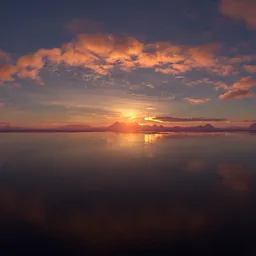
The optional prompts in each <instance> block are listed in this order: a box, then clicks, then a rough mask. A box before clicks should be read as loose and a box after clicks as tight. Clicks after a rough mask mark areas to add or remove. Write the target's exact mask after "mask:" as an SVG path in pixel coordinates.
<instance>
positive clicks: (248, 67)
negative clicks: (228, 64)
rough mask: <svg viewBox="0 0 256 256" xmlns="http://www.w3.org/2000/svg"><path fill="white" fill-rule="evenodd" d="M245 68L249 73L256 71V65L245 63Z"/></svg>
mask: <svg viewBox="0 0 256 256" xmlns="http://www.w3.org/2000/svg"><path fill="white" fill-rule="evenodd" d="M244 69H245V70H246V71H247V72H249V73H256V65H244Z"/></svg>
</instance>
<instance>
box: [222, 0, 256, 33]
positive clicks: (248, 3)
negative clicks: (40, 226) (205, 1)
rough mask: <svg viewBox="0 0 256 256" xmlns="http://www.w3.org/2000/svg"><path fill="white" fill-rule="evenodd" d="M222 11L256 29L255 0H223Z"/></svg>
mask: <svg viewBox="0 0 256 256" xmlns="http://www.w3.org/2000/svg"><path fill="white" fill-rule="evenodd" d="M220 12H221V13H222V14H223V15H225V16H228V17H230V18H233V19H236V20H240V21H243V22H245V23H246V24H247V25H248V26H249V27H251V28H254V29H256V15H255V13H256V2H255V0H221V1H220Z"/></svg>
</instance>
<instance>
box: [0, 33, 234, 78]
mask: <svg viewBox="0 0 256 256" xmlns="http://www.w3.org/2000/svg"><path fill="white" fill-rule="evenodd" d="M218 48H219V45H217V44H206V45H199V46H196V47H185V46H177V45H173V44H171V43H170V42H156V43H152V44H145V43H142V42H141V41H139V40H137V39H136V38H133V37H122V36H115V35H108V34H96V35H95V34H83V35H79V36H78V37H77V38H76V39H75V40H74V41H72V42H70V43H67V44H64V45H63V46H62V47H61V48H53V49H39V50H38V51H36V52H35V53H34V54H32V55H25V56H21V57H20V58H19V59H18V60H17V63H16V69H17V76H18V77H19V78H27V79H33V80H35V79H37V80H39V79H38V74H39V73H40V71H41V70H42V68H43V67H44V64H45V63H46V62H50V63H53V64H61V63H62V64H66V65H69V66H81V67H84V68H88V69H91V70H92V71H94V72H95V73H98V74H100V75H108V74H110V72H111V70H112V69H113V68H114V67H117V68H119V69H121V70H124V71H130V70H133V69H138V68H152V69H154V70H155V71H156V72H161V73H164V74H172V75H175V76H177V75H179V74H181V73H185V72H187V71H190V70H192V69H193V68H209V67H213V66H215V65H216V57H215V52H216V50H217V49H218ZM228 69H231V68H230V67H228ZM3 77H4V76H3ZM5 77H7V79H9V78H10V77H8V76H5Z"/></svg>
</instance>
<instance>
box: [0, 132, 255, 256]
mask: <svg viewBox="0 0 256 256" xmlns="http://www.w3.org/2000/svg"><path fill="white" fill-rule="evenodd" d="M255 149H256V136H254V135H252V134H165V135H160V134H152V135H144V134H114V133H74V134H51V133H48V134H0V248H1V252H2V253H1V255H18V254H19V255H20V254H21V253H23V252H24V253H34V255H52V254H53V253H54V254H56V255H64V254H65V255H91V254H97V255H98V254H101V253H102V254H104V255H107V254H108V255H134V254H136V253H140V254H143V253H144V254H145V255H148V254H155V255H159V254H165V253H167V252H168V253H169V254H168V255H170V253H172V254H171V255H182V254H188V253H190V254H192V255H229V254H233V255H256V243H255V239H256V237H255V231H256V217H255V216H256V200H255V192H256V190H255V188H256V186H255V185H256V183H255V181H256V179H255V178H256V175H255V166H256V162H255Z"/></svg>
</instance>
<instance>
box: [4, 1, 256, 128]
mask: <svg viewBox="0 0 256 256" xmlns="http://www.w3.org/2000/svg"><path fill="white" fill-rule="evenodd" d="M255 13H256V1H255V0H219V1H218V0H193V1H191V0H172V1H161V0H158V1H147V2H145V1H117V0H116V1H111V0H108V1H97V0H94V1H90V0H87V1H77V0H73V1H48V0H44V1H42V0H38V1H31V0H27V1H25V2H24V1H14V0H9V1H7V0H4V1H3V2H2V3H1V8H0V126H1V125H6V124H9V125H12V126H26V127H52V126H59V125H67V124H89V125H94V126H96V125H107V124H111V123H113V122H115V121H124V122H132V121H136V122H139V123H140V124H148V123H149V124H152V123H156V124H158V123H161V124H163V125H166V126H172V125H181V126H182V125H188V124H189V125H197V124H198V123H212V124H214V125H216V126H230V125H232V126H235V125H244V126H248V125H250V124H251V123H253V122H255V120H256V99H255V87H256V52H255V43H256V15H255Z"/></svg>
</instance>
